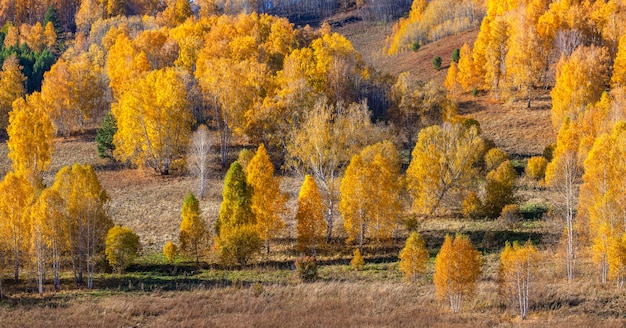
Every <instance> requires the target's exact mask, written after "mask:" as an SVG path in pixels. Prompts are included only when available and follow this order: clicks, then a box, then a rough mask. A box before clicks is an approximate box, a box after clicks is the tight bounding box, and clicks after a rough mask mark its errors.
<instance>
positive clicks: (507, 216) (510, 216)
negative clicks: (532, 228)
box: [500, 204, 522, 223]
mask: <svg viewBox="0 0 626 328" xmlns="http://www.w3.org/2000/svg"><path fill="white" fill-rule="evenodd" d="M500 219H501V220H502V221H503V222H505V223H516V222H519V221H520V220H521V219H522V216H521V215H520V211H519V206H518V205H515V204H509V205H506V206H504V207H503V208H502V212H501V213H500Z"/></svg>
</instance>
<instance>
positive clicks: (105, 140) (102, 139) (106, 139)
mask: <svg viewBox="0 0 626 328" xmlns="http://www.w3.org/2000/svg"><path fill="white" fill-rule="evenodd" d="M116 132H117V120H116V119H115V116H113V114H111V112H108V113H107V114H106V116H105V117H104V121H102V126H101V127H100V128H99V129H98V130H97V131H96V143H97V144H98V156H100V158H110V159H114V158H113V151H114V150H115V145H114V144H113V136H114V135H115V133H116Z"/></svg>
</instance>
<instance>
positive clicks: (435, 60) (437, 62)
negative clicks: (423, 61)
mask: <svg viewBox="0 0 626 328" xmlns="http://www.w3.org/2000/svg"><path fill="white" fill-rule="evenodd" d="M433 68H434V69H436V70H440V69H441V57H439V56H435V58H433Z"/></svg>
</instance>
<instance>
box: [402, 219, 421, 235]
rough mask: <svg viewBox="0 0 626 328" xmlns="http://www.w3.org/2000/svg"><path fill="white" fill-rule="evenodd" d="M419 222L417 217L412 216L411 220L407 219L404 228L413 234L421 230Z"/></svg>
mask: <svg viewBox="0 0 626 328" xmlns="http://www.w3.org/2000/svg"><path fill="white" fill-rule="evenodd" d="M419 224H420V223H419V221H418V220H417V217H416V216H411V217H410V218H407V219H406V220H405V221H404V227H405V228H406V230H407V231H409V232H412V231H417V229H418V228H419Z"/></svg>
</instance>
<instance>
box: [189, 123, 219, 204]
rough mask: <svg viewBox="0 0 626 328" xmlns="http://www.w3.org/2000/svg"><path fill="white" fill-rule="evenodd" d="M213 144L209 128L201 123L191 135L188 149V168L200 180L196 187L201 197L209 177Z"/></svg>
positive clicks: (201, 197)
mask: <svg viewBox="0 0 626 328" xmlns="http://www.w3.org/2000/svg"><path fill="white" fill-rule="evenodd" d="M212 146H213V139H212V138H211V137H210V136H209V129H208V128H207V127H206V125H204V124H202V125H200V126H199V127H198V128H197V129H196V131H194V132H193V134H192V135H191V140H190V143H189V150H188V151H187V170H189V172H190V173H191V175H192V176H193V177H194V178H196V179H197V181H198V186H197V187H196V189H197V193H198V197H200V199H203V198H204V191H205V188H206V180H207V179H208V178H209V164H210V162H211V158H212V156H211V147H212Z"/></svg>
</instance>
